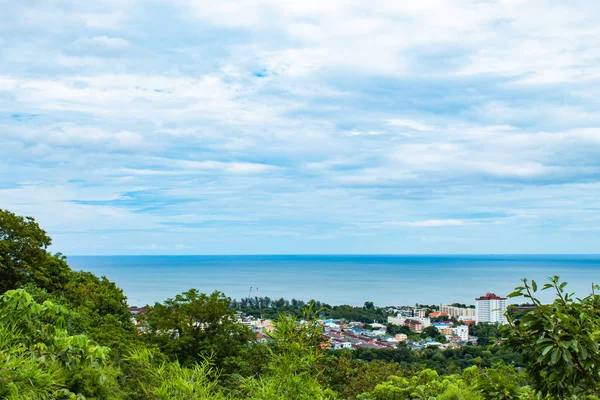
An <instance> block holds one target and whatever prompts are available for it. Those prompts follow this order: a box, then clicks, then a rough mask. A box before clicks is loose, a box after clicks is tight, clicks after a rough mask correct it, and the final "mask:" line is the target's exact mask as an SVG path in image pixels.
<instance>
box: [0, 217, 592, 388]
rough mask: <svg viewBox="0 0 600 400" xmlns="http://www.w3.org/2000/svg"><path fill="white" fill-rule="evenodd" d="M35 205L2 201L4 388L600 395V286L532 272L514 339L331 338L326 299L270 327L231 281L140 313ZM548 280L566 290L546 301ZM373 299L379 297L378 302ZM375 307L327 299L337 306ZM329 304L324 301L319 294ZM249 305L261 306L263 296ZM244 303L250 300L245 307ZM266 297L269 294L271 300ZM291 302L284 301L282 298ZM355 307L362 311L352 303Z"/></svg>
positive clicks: (293, 309)
mask: <svg viewBox="0 0 600 400" xmlns="http://www.w3.org/2000/svg"><path fill="white" fill-rule="evenodd" d="M50 244H51V239H50V237H49V236H48V235H47V234H46V232H45V231H44V230H43V229H41V228H40V227H39V225H38V224H37V223H36V222H35V220H34V219H33V218H30V217H22V216H18V215H15V214H13V213H11V212H9V211H5V210H1V209H0V399H10V400H16V399H34V400H35V399H106V400H109V399H113V400H117V399H128V400H129V399H133V400H136V399H139V400H141V399H149V400H150V399H151V400H159V399H160V400H171V399H189V400H201V399H257V400H258V399H261V400H267V399H268V400H280V399H281V400H288V399H306V400H314V399H361V400H403V399H446V400H450V399H456V400H469V399H541V398H546V399H567V398H573V399H598V397H597V396H598V395H599V393H600V377H599V372H600V348H599V343H600V314H599V312H600V311H599V310H600V296H599V295H598V294H597V293H596V292H595V290H598V289H597V287H593V290H592V293H591V294H590V295H589V296H587V297H584V298H581V299H576V298H573V296H572V295H571V294H569V293H568V292H566V288H565V286H566V283H564V282H561V281H560V280H559V278H558V277H553V278H551V279H550V281H549V283H547V284H545V285H544V286H543V287H541V288H538V285H537V283H536V282H528V281H526V280H524V281H523V284H522V285H521V286H519V287H517V288H516V289H515V292H513V293H512V294H511V296H512V297H525V299H526V301H528V302H529V303H532V304H534V305H535V307H534V309H533V310H532V311H530V312H528V313H526V314H524V315H519V319H516V318H515V317H510V316H509V324H508V325H506V326H504V327H502V328H501V330H500V334H501V335H502V336H503V338H504V341H503V343H502V344H497V343H493V344H491V345H490V346H488V347H477V346H470V347H464V348H461V349H456V350H446V351H441V350H434V349H427V350H423V351H419V352H416V351H410V350H408V349H407V348H405V347H399V348H398V349H394V350H373V351H371V350H365V351H337V352H332V351H329V350H326V349H325V347H324V346H322V345H321V344H322V343H321V341H322V337H321V325H320V324H319V323H318V321H317V320H316V317H317V316H318V314H319V313H318V312H317V310H315V308H314V307H315V303H309V304H300V305H298V304H291V303H286V301H284V300H282V299H281V300H278V301H279V302H281V301H283V303H281V304H280V305H281V308H287V309H288V310H287V312H280V313H279V314H278V315H273V316H274V317H275V319H276V321H275V327H274V330H273V331H272V332H271V333H270V334H269V337H268V340H267V341H264V342H258V341H257V340H256V336H255V334H254V333H253V332H252V331H251V330H250V329H249V328H248V327H246V326H244V325H242V324H241V323H239V322H238V321H237V319H236V318H235V311H236V307H237V308H240V307H239V305H238V304H232V303H233V302H232V300H231V299H230V298H228V297H227V296H226V295H225V294H223V293H220V292H214V293H210V294H205V293H199V292H198V291H197V290H195V289H190V290H188V291H186V292H184V293H181V294H179V295H177V296H175V297H174V298H173V299H168V300H166V301H165V302H164V303H156V304H154V305H152V306H149V307H148V308H147V310H146V312H145V313H144V314H143V316H142V317H141V321H142V325H141V327H142V329H139V328H138V327H137V326H135V325H134V324H133V322H132V321H131V319H130V314H129V312H128V310H127V299H126V297H125V296H124V294H123V291H122V290H121V289H120V288H118V287H117V286H116V285H115V284H114V283H113V282H111V281H110V280H109V279H108V278H107V277H97V276H95V275H93V274H91V273H88V272H81V271H73V270H71V269H70V268H69V265H68V263H67V260H66V258H65V257H64V256H62V255H61V254H51V253H50V252H49V251H48V250H47V249H48V247H49V246H50ZM538 290H553V291H555V293H556V298H555V300H554V301H553V302H552V303H551V304H542V303H541V302H540V301H539V300H537V298H536V292H537V291H538ZM371 305H372V304H371ZM371 305H367V304H366V305H365V307H364V310H363V311H360V310H352V309H348V310H346V309H343V308H340V307H337V308H336V307H329V306H327V307H329V313H330V314H329V315H332V316H335V315H337V314H336V313H346V314H347V313H355V314H356V317H357V318H359V319H361V318H362V319H367V318H368V319H369V320H371V319H376V320H383V319H382V317H383V316H384V315H382V314H380V312H379V311H377V310H375V309H373V308H372V307H370V306H371ZM317 306H321V305H320V304H317ZM243 307H248V308H251V307H252V304H244V305H243ZM243 307H241V308H243ZM267 308H268V307H267ZM284 311H285V310H284ZM352 315H354V314H352Z"/></svg>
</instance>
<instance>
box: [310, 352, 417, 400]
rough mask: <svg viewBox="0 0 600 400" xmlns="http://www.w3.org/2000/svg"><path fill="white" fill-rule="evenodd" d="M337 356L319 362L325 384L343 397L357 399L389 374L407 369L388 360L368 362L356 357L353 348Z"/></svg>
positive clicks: (396, 373) (397, 373)
mask: <svg viewBox="0 0 600 400" xmlns="http://www.w3.org/2000/svg"><path fill="white" fill-rule="evenodd" d="M336 353H337V354H336V356H335V357H332V356H329V357H323V358H321V359H320V360H319V361H318V363H319V364H320V366H321V367H322V371H323V372H322V374H321V380H322V382H323V384H324V385H325V386H327V387H329V388H330V389H331V390H333V391H335V392H336V393H338V394H339V396H340V397H341V398H343V399H355V398H356V396H358V395H359V394H360V393H364V392H370V391H371V390H373V389H374V388H375V386H376V385H377V384H378V383H381V382H383V381H385V380H386V379H387V378H388V377H389V376H392V375H402V374H404V373H406V372H407V371H406V369H404V368H401V367H400V365H399V364H397V363H395V362H388V361H382V360H377V361H372V362H366V361H363V360H359V359H355V358H353V356H352V350H340V351H338V352H336Z"/></svg>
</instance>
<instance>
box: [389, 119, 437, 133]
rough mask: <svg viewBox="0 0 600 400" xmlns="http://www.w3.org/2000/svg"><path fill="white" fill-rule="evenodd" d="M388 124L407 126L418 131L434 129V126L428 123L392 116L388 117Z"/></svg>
mask: <svg viewBox="0 0 600 400" xmlns="http://www.w3.org/2000/svg"><path fill="white" fill-rule="evenodd" d="M386 122H387V124H388V125H390V126H405V127H408V128H411V129H414V130H416V131H431V130H433V128H432V127H431V126H429V125H427V124H424V123H421V122H418V121H411V120H408V119H396V118H392V119H388V120H387V121H386Z"/></svg>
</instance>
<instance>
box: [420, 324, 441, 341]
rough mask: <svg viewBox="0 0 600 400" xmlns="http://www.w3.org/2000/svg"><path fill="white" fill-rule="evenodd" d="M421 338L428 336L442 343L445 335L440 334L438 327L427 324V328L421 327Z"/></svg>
mask: <svg viewBox="0 0 600 400" xmlns="http://www.w3.org/2000/svg"><path fill="white" fill-rule="evenodd" d="M421 338H423V339H427V338H430V339H433V340H436V341H438V342H442V343H445V342H446V337H445V336H444V335H442V334H441V332H440V331H439V330H438V328H436V327H435V326H428V327H427V328H425V329H423V331H422V332H421Z"/></svg>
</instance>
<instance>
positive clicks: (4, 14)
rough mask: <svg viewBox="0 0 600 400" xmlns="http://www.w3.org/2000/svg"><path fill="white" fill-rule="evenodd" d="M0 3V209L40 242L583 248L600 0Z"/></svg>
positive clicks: (593, 181) (599, 210) (599, 227)
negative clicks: (21, 219) (34, 231)
mask: <svg viewBox="0 0 600 400" xmlns="http://www.w3.org/2000/svg"><path fill="white" fill-rule="evenodd" d="M0 4H1V6H0V9H1V10H2V11H1V12H0V171H2V172H1V174H0V208H5V209H9V210H11V211H14V212H17V213H19V214H26V215H32V216H34V217H35V218H36V219H37V220H38V221H39V222H40V223H41V224H42V225H43V227H45V228H46V230H47V231H48V232H49V233H50V235H51V236H52V237H53V238H54V246H53V250H55V251H62V252H63V253H66V254H72V255H75V254H215V253H216V254H252V253H600V101H599V97H600V40H599V39H598V38H600V24H598V20H600V4H599V3H597V2H595V1H589V0H571V1H568V2H566V1H558V0H556V1H554V0H452V1H450V0H420V1H391V0H375V1H366V0H347V1H339V0H325V1H324V0H303V1H285V0H252V1H248V0H234V1H230V0H219V1H195V0H162V1H159V0H143V1H142V0H97V1H76V0H46V1H39V0H20V1H9V0H0Z"/></svg>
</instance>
